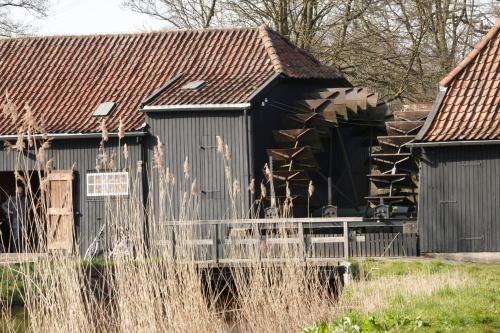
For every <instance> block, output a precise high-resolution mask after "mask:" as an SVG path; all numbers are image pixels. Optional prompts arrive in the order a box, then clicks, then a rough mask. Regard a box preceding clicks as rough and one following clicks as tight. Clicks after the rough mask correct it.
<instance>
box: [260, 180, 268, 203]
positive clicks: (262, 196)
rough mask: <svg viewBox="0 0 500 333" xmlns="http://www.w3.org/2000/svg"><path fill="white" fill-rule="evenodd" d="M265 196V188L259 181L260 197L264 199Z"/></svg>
mask: <svg viewBox="0 0 500 333" xmlns="http://www.w3.org/2000/svg"><path fill="white" fill-rule="evenodd" d="M266 196H267V188H266V185H264V183H260V197H261V198H262V199H264V198H265V197H266Z"/></svg>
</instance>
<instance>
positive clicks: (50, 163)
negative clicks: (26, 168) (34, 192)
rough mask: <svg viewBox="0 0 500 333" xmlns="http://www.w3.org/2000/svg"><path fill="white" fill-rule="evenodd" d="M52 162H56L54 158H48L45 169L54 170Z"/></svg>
mask: <svg viewBox="0 0 500 333" xmlns="http://www.w3.org/2000/svg"><path fill="white" fill-rule="evenodd" d="M52 162H54V161H53V160H52V159H50V160H48V161H47V162H46V163H45V171H50V170H52Z"/></svg>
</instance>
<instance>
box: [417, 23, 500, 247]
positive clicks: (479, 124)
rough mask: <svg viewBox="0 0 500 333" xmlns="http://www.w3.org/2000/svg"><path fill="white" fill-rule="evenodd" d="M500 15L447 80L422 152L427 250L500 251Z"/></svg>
mask: <svg viewBox="0 0 500 333" xmlns="http://www.w3.org/2000/svg"><path fill="white" fill-rule="evenodd" d="M499 31H500V20H497V22H496V24H495V26H494V27H493V28H492V29H491V30H490V31H489V32H488V33H487V34H486V36H485V37H484V38H483V39H482V40H481V42H480V43H479V44H478V45H476V47H475V48H474V50H473V51H472V52H471V53H470V54H469V55H468V56H467V57H466V58H465V59H464V60H463V61H462V62H461V63H460V64H459V65H458V66H457V67H456V68H455V69H453V70H452V71H451V72H450V73H449V74H448V75H447V76H446V77H445V78H444V79H443V80H442V81H441V82H440V93H439V96H438V98H437V100H436V102H435V104H434V108H433V111H432V113H431V115H430V116H429V118H428V119H427V121H426V123H425V125H424V127H423V128H422V130H421V131H420V133H419V134H418V137H417V142H415V143H414V144H412V147H414V149H415V148H417V147H418V148H419V149H418V150H419V151H421V152H422V157H421V170H420V193H419V212H418V229H419V234H420V248H421V251H422V252H435V253H438V252H498V251H500V93H499V91H500V89H499V85H500V67H499V66H500V33H499Z"/></svg>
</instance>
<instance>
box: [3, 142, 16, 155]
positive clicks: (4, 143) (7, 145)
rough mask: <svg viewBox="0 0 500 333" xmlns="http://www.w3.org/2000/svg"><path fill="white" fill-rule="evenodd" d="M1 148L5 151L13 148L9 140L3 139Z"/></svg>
mask: <svg viewBox="0 0 500 333" xmlns="http://www.w3.org/2000/svg"><path fill="white" fill-rule="evenodd" d="M3 148H4V149H5V151H6V152H7V153H10V152H11V151H12V149H13V148H14V146H13V145H12V143H10V142H9V141H4V142H3Z"/></svg>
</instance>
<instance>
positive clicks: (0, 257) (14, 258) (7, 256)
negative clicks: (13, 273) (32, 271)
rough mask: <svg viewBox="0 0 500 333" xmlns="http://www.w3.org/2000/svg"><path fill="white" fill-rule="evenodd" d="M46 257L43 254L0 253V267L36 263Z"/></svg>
mask: <svg viewBox="0 0 500 333" xmlns="http://www.w3.org/2000/svg"><path fill="white" fill-rule="evenodd" d="M46 256H47V254H44V253H0V265H11V264H20V263H26V262H37V261H38V260H39V259H40V258H44V257H46Z"/></svg>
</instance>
